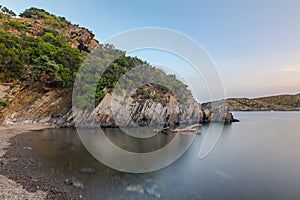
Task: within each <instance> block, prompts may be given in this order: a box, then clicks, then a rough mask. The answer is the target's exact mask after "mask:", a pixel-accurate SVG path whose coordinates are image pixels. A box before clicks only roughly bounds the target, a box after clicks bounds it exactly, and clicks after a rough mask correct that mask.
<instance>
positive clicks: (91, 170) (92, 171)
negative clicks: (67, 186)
mask: <svg viewBox="0 0 300 200" xmlns="http://www.w3.org/2000/svg"><path fill="white" fill-rule="evenodd" d="M79 172H80V173H82V174H95V173H96V172H97V170H96V169H94V168H81V169H80V170H79Z"/></svg>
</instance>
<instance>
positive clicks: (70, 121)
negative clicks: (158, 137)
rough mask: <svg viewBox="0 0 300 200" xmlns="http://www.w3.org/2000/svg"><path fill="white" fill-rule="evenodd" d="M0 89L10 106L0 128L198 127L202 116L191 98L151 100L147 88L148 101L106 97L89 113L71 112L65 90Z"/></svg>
mask: <svg viewBox="0 0 300 200" xmlns="http://www.w3.org/2000/svg"><path fill="white" fill-rule="evenodd" d="M0 88H1V89H2V90H1V92H0V94H1V95H2V96H4V97H5V98H8V99H9V102H10V104H9V105H7V106H5V107H2V109H1V115H2V117H1V121H2V124H3V125H12V124H27V123H29V124H32V123H38V124H46V125H57V126H59V127H73V126H75V123H74V122H75V121H76V122H77V125H79V126H83V127H99V126H103V127H115V126H148V125H157V124H160V125H161V124H163V123H165V122H169V123H173V122H184V123H198V122H199V121H200V120H201V116H202V111H201V105H200V104H198V103H197V102H195V101H194V100H193V99H192V98H189V99H188V100H187V101H186V102H185V103H184V104H180V103H179V102H178V99H177V97H176V96H175V95H174V94H171V93H167V94H161V96H160V98H163V99H158V100H155V99H154V98H152V97H153V96H154V95H157V93H156V94H154V92H155V90H153V88H152V87H148V88H147V89H148V90H149V91H152V96H151V95H150V97H148V98H145V97H142V96H139V97H134V96H129V97H128V98H126V99H123V98H122V97H121V96H114V99H112V95H111V94H109V93H108V94H106V95H105V97H104V99H103V100H102V101H101V102H100V103H99V104H98V105H97V107H96V108H95V109H94V110H93V112H92V113H89V112H86V111H85V110H80V109H78V110H72V109H71V107H72V100H71V98H72V97H71V91H69V90H68V89H56V90H50V91H47V92H44V91H39V90H38V89H35V87H31V86H24V87H21V86H18V85H15V86H12V85H11V86H4V85H1V87H0ZM156 92H157V91H156ZM137 98H138V99H137ZM118 99H119V100H120V102H118ZM121 99H122V101H121ZM112 102H113V103H112ZM112 106H113V107H112ZM74 111H75V112H74Z"/></svg>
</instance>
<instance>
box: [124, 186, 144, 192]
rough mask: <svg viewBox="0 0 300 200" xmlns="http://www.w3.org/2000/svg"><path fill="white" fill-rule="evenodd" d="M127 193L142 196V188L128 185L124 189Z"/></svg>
mask: <svg viewBox="0 0 300 200" xmlns="http://www.w3.org/2000/svg"><path fill="white" fill-rule="evenodd" d="M126 191H127V192H137V193H140V194H144V188H143V186H141V185H130V186H128V187H127V188H126Z"/></svg>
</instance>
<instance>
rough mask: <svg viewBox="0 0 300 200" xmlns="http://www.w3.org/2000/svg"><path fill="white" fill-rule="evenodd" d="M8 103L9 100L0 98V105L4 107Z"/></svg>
mask: <svg viewBox="0 0 300 200" xmlns="http://www.w3.org/2000/svg"><path fill="white" fill-rule="evenodd" d="M9 104H10V101H9V100H7V99H0V106H3V107H6V106H8V105H9Z"/></svg>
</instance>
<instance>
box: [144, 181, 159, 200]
mask: <svg viewBox="0 0 300 200" xmlns="http://www.w3.org/2000/svg"><path fill="white" fill-rule="evenodd" d="M156 188H157V185H156V184H155V185H153V186H152V187H151V188H147V189H146V193H147V194H148V195H150V196H153V197H155V198H156V199H159V198H160V197H161V195H160V193H158V192H157V191H155V189H156Z"/></svg>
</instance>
